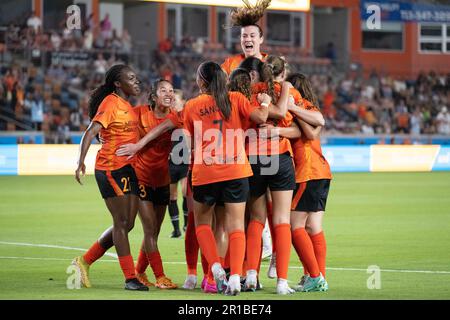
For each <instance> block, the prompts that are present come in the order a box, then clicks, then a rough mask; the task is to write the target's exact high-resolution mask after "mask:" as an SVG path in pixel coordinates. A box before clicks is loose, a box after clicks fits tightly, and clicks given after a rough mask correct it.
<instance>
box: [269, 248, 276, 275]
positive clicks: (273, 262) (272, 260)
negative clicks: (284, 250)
mask: <svg viewBox="0 0 450 320" xmlns="http://www.w3.org/2000/svg"><path fill="white" fill-rule="evenodd" d="M267 276H268V277H269V278H270V279H275V278H276V277H277V255H276V253H274V254H272V257H271V258H270V264H269V269H268V270H267Z"/></svg>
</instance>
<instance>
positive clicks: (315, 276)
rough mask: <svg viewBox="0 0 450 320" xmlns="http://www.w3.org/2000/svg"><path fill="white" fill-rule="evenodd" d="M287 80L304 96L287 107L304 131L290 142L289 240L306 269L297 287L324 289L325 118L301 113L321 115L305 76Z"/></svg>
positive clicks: (327, 171)
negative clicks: (291, 195)
mask: <svg viewBox="0 0 450 320" xmlns="http://www.w3.org/2000/svg"><path fill="white" fill-rule="evenodd" d="M287 80H288V81H290V82H291V83H292V84H293V85H294V87H295V88H296V89H297V90H298V91H299V92H300V93H301V95H302V96H303V98H304V99H303V103H302V104H301V107H299V106H295V105H292V106H291V108H290V110H291V112H292V113H294V114H295V116H296V120H297V121H298V123H299V124H300V127H301V129H302V133H303V134H302V137H301V138H300V139H297V140H296V141H295V142H294V143H293V149H294V160H295V180H296V183H297V185H296V189H295V192H294V198H293V200H292V208H291V209H292V213H291V228H292V242H293V244H294V248H295V250H296V251H297V254H298V256H299V258H300V260H301V262H302V264H303V266H304V269H305V275H304V276H303V277H302V279H301V280H300V283H299V285H298V287H297V288H296V290H297V291H303V292H309V291H326V290H328V284H327V282H326V280H325V257H326V242H325V236H324V233H323V230H322V220H323V215H324V212H325V206H326V202H327V197H328V191H329V188H330V181H331V178H332V176H331V171H330V166H329V165H328V162H327V160H326V159H325V157H324V156H323V154H322V149H321V146H320V137H319V134H320V130H321V129H322V127H323V125H324V120H323V117H322V119H321V121H319V122H317V121H313V120H314V119H307V118H306V117H304V116H302V115H301V113H302V112H303V114H304V110H302V109H306V110H310V111H315V113H316V115H320V116H321V114H320V111H319V109H318V107H317V106H318V101H317V98H316V96H315V94H314V92H313V90H312V88H311V84H310V82H309V81H308V79H307V78H306V77H305V76H304V75H302V74H292V75H290V76H289V77H288V79H287ZM316 120H317V118H316ZM319 120H320V119H319ZM308 122H309V123H308Z"/></svg>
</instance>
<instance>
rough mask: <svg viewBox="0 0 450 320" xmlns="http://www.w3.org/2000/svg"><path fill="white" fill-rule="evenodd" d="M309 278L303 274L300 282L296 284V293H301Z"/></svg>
mask: <svg viewBox="0 0 450 320" xmlns="http://www.w3.org/2000/svg"><path fill="white" fill-rule="evenodd" d="M308 278H309V274H305V275H303V276H302V278H301V279H300V282H299V283H298V285H297V286H296V287H295V291H297V292H302V291H303V286H304V285H305V282H306V280H307V279H308Z"/></svg>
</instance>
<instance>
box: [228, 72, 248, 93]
mask: <svg viewBox="0 0 450 320" xmlns="http://www.w3.org/2000/svg"><path fill="white" fill-rule="evenodd" d="M228 90H230V91H237V92H240V93H242V94H243V95H244V96H246V97H247V99H249V100H250V99H251V97H252V89H251V77H250V73H249V72H248V71H247V70H245V69H243V68H237V69H234V70H233V72H231V74H230V78H229V82H228Z"/></svg>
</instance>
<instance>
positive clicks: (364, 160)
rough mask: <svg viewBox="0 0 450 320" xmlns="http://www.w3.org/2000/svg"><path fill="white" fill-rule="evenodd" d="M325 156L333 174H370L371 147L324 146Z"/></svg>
mask: <svg viewBox="0 0 450 320" xmlns="http://www.w3.org/2000/svg"><path fill="white" fill-rule="evenodd" d="M322 149H323V155H324V156H325V158H326V159H327V161H328V163H329V164H330V167H331V172H369V171H370V147H369V146H361V147H359V146H358V147H357V146H348V147H335V146H324V147H323V148H322Z"/></svg>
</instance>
